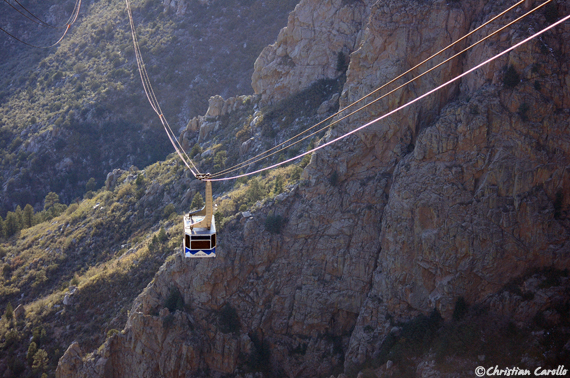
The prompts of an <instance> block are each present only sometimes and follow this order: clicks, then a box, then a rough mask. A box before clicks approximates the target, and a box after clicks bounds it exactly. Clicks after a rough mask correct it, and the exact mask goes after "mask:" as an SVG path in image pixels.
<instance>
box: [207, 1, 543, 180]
mask: <svg viewBox="0 0 570 378" xmlns="http://www.w3.org/2000/svg"><path fill="white" fill-rule="evenodd" d="M551 1H552V0H547V1H546V2H544V3H542V4H541V5H539V6H538V7H536V8H534V9H532V10H530V11H529V12H527V13H525V14H524V15H522V16H520V17H518V18H517V19H515V20H513V21H511V22H509V23H508V24H507V25H505V26H503V27H501V28H499V29H497V30H496V31H494V32H493V33H491V34H489V35H487V36H485V37H484V38H482V39H480V40H479V41H477V42H475V43H474V44H473V45H471V46H469V47H467V48H465V49H463V50H461V51H460V52H458V53H456V54H455V55H453V56H451V57H449V58H447V59H446V60H444V61H442V62H440V63H438V64H437V65H435V66H434V67H432V68H430V69H429V70H427V71H425V72H423V73H421V74H420V75H418V76H416V77H415V78H413V79H411V80H408V81H407V82H405V83H404V84H402V85H400V86H398V87H396V88H394V89H392V90H391V91H389V92H387V93H385V94H384V95H382V96H380V97H379V98H377V99H375V100H373V101H372V102H370V103H368V104H366V105H364V106H362V107H360V108H358V109H356V110H354V111H352V112H351V113H349V114H347V115H344V116H343V117H341V118H339V119H336V120H334V121H333V122H331V123H330V124H328V125H326V126H324V127H322V128H320V129H319V130H317V131H315V132H313V133H311V134H309V135H306V136H305V137H303V138H302V139H299V140H297V141H295V142H293V143H291V144H289V145H287V146H285V147H282V148H280V149H279V150H277V151H274V152H272V153H271V154H269V155H266V156H262V155H263V154H266V153H268V152H270V151H272V150H274V149H275V148H278V147H280V146H282V145H283V144H285V143H287V142H289V141H291V140H293V139H295V138H298V137H300V136H301V135H303V134H304V133H306V132H308V131H310V130H312V129H314V128H315V127H316V126H319V125H322V124H323V123H324V122H325V121H327V120H328V119H330V118H331V117H334V116H335V115H338V114H339V113H340V112H342V111H344V110H346V109H348V108H350V107H352V106H353V105H354V104H356V103H358V102H360V101H362V100H363V99H365V98H366V97H369V96H370V94H369V95H367V96H365V97H362V98H361V99H359V100H356V101H355V102H353V103H352V104H350V105H348V106H347V107H345V108H344V109H343V110H342V111H340V112H337V113H335V114H333V115H331V116H330V117H328V118H327V119H325V120H323V121H321V122H319V123H317V124H316V125H314V126H312V127H310V128H308V129H307V130H304V131H303V132H301V133H299V134H297V135H296V136H294V137H292V138H290V139H288V140H287V141H285V142H282V143H281V144H279V145H277V146H275V147H273V148H271V149H269V150H267V151H265V152H262V153H261V154H258V155H257V156H255V157H253V158H250V159H248V160H246V161H244V162H242V163H239V164H236V165H235V166H233V167H230V168H227V169H224V170H223V171H220V172H216V173H214V174H212V177H220V176H222V175H224V174H227V173H230V172H235V171H237V170H239V169H242V168H243V167H246V166H249V165H252V164H255V163H257V162H259V161H261V160H265V159H267V158H269V157H271V156H273V155H276V154H278V153H279V152H281V151H284V150H286V149H288V148H290V147H292V146H294V145H296V144H298V143H301V142H303V141H304V140H306V139H308V138H310V137H312V136H314V135H316V134H319V133H320V132H322V131H324V130H326V129H327V128H330V127H331V126H333V125H335V124H337V123H339V122H341V121H343V120H345V119H347V118H349V117H351V116H353V115H355V114H356V113H358V112H360V111H361V110H363V109H365V108H367V107H369V106H371V105H373V104H375V103H377V102H378V101H380V100H382V99H384V98H385V97H387V96H389V95H391V94H392V93H394V92H396V91H397V90H400V89H402V88H404V87H405V86H407V85H408V84H410V83H412V82H414V81H416V80H417V79H419V78H421V77H423V76H424V75H426V74H428V73H430V72H431V71H433V70H435V69H436V68H438V67H440V66H442V65H443V64H445V63H447V62H449V61H451V60H453V59H455V58H456V57H458V56H459V55H461V54H463V53H465V52H466V51H468V50H470V49H472V48H473V47H475V46H477V45H479V44H480V43H482V42H484V41H485V40H487V39H489V38H491V37H492V36H494V35H496V34H498V33H500V32H501V31H503V30H505V29H506V28H508V27H510V26H512V25H514V24H515V23H517V22H519V21H521V20H522V19H523V18H525V17H527V16H529V15H530V14H532V13H533V12H535V11H537V10H538V9H540V8H542V7H544V6H545V5H546V4H548V3H549V2H551ZM464 38H465V37H462V39H464ZM460 40H461V39H460ZM458 41H459V40H458ZM456 43H457V41H456V42H454V43H453V44H456ZM453 44H451V45H449V46H448V47H446V48H445V49H443V50H440V52H441V51H444V50H446V49H448V48H449V47H451V46H452V45H453ZM438 54H439V53H438ZM438 54H434V55H432V57H435V56H436V55H438ZM429 59H430V58H428V59H426V60H424V61H423V62H422V63H420V64H418V65H416V66H414V67H413V68H411V69H410V70H408V71H407V72H406V73H408V72H410V71H411V70H413V69H414V68H417V67H419V66H420V65H422V64H424V63H425V62H427V61H428V60H429ZM406 73H404V74H402V75H399V76H398V77H397V78H396V79H393V80H391V81H390V82H388V83H386V84H384V85H383V86H382V87H380V88H379V89H377V90H375V91H374V92H371V94H373V93H375V92H377V91H378V90H380V89H382V88H384V87H386V86H387V85H388V84H390V83H392V82H394V81H395V80H397V79H398V78H400V77H402V76H403V75H405V74H406Z"/></svg>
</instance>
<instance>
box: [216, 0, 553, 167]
mask: <svg viewBox="0 0 570 378" xmlns="http://www.w3.org/2000/svg"><path fill="white" fill-rule="evenodd" d="M524 1H525V0H521V1H519V2H517V3H515V4H514V5H512V6H510V7H509V8H507V9H505V10H504V11H502V12H501V13H499V14H498V15H496V16H495V17H493V18H491V19H490V20H488V21H486V22H485V23H483V24H482V25H480V26H478V27H477V28H475V29H473V30H472V31H471V32H469V33H467V34H465V35H464V36H463V37H461V38H460V39H458V40H457V41H455V42H452V43H451V44H449V45H448V46H447V47H444V48H443V49H441V50H439V51H438V52H436V53H434V54H433V55H431V56H430V57H428V58H426V59H424V60H423V61H422V62H420V63H418V64H416V65H415V66H413V67H412V68H410V69H408V70H407V71H405V72H404V73H402V74H400V75H398V76H397V77H395V78H393V79H392V80H390V81H388V82H387V83H385V84H383V85H382V86H381V87H379V88H377V89H375V90H374V91H372V92H370V93H368V94H367V95H366V96H364V97H361V98H360V99H358V100H356V101H354V102H353V103H351V104H349V105H347V106H346V107H344V108H343V109H341V110H339V111H337V112H336V113H334V114H332V115H330V116H328V117H327V118H325V119H323V120H322V121H320V122H318V123H317V124H315V125H313V126H311V127H309V128H308V129H306V130H304V131H302V132H300V133H298V134H297V135H295V136H293V137H291V138H289V139H287V140H286V141H284V142H281V143H280V144H278V145H276V146H274V147H272V148H270V149H268V150H266V151H263V152H261V153H259V154H258V155H256V156H253V157H251V158H249V159H247V160H245V161H243V162H241V163H238V164H236V165H233V166H231V167H228V168H226V169H224V170H222V171H219V172H216V173H214V174H212V177H219V176H222V175H224V174H227V173H230V172H234V171H236V170H238V169H241V168H243V167H245V166H249V165H251V164H253V163H256V162H258V161H260V160H263V159H265V158H268V157H270V156H272V155H275V154H276V153H279V152H281V151H283V150H284V149H287V148H289V147H292V146H293V145H295V144H297V143H300V142H302V141H303V140H305V139H307V138H303V139H301V140H299V141H297V142H295V143H292V144H290V145H288V146H287V147H285V148H282V149H280V150H278V151H275V152H274V153H271V154H270V155H267V156H263V155H265V154H268V153H270V152H271V151H274V150H276V149H277V148H279V147H281V146H283V145H284V144H286V143H289V142H291V141H292V140H294V139H296V138H298V137H300V136H301V135H303V134H305V133H307V132H309V131H311V130H313V129H314V128H316V127H318V126H320V125H322V124H324V123H325V122H327V121H330V120H331V119H333V118H334V117H336V116H338V115H340V114H341V113H343V112H345V111H347V110H348V109H350V108H351V107H353V106H355V105H356V104H357V103H359V102H361V101H363V100H365V99H367V98H369V97H371V96H373V95H374V94H376V93H378V92H379V91H380V90H382V89H384V88H385V87H386V86H388V85H390V84H392V83H394V82H395V81H396V80H398V79H400V78H402V77H403V76H405V75H407V74H408V73H410V72H412V71H413V70H415V69H416V68H418V67H420V66H422V65H424V64H425V63H427V62H428V61H430V60H431V59H433V58H435V57H436V56H438V55H441V54H442V53H443V52H445V51H446V50H448V49H449V48H451V47H453V46H455V45H456V44H458V43H459V42H461V41H463V40H465V39H466V38H468V37H469V36H471V35H472V34H474V33H476V32H477V31H479V30H481V29H482V28H483V27H485V26H487V25H488V24H490V23H491V22H493V21H495V20H496V19H498V18H500V17H501V16H503V15H505V14H506V13H508V12H509V11H511V10H513V9H514V8H516V7H517V6H519V5H521V4H522V3H524ZM551 1H552V0H547V1H546V2H545V3H543V4H541V5H540V6H539V7H537V8H534V9H533V10H531V11H530V12H529V13H527V14H526V15H529V14H530V13H532V12H534V11H536V10H537V9H539V8H541V7H542V6H544V5H546V4H547V3H549V2H551ZM526 15H525V16H526ZM525 16H523V17H525ZM521 18H522V17H519V19H518V20H520V19H521ZM518 20H515V21H514V22H518ZM514 22H511V23H510V24H509V25H511V24H513V23H514ZM502 29H504V28H502ZM502 29H499V30H498V31H496V32H495V33H494V34H496V33H498V32H499V31H500V30H502ZM475 45H476V44H475ZM475 45H473V46H471V47H474V46H475ZM467 50H468V49H466V50H463V51H462V52H461V53H463V52H465V51H467ZM461 53H459V54H461ZM459 54H456V55H455V56H457V55H459ZM455 56H454V57H455ZM454 57H452V58H450V59H453V58H454ZM450 59H448V60H446V61H445V62H447V61H449V60H450ZM445 62H443V63H445ZM443 63H441V64H443ZM441 64H440V65H441ZM435 68H437V67H433V68H432V69H431V70H433V69H435ZM431 70H429V71H427V72H430V71H431ZM427 72H425V73H424V74H426V73H427ZM419 77H421V76H418V77H416V78H415V79H413V80H410V81H408V82H407V83H406V84H404V85H407V84H409V83H411V82H413V81H414V80H417V79H418V78H419ZM399 88H401V87H398V88H396V89H395V90H397V89H399ZM395 90H393V91H391V92H389V93H387V94H386V95H384V96H382V97H381V98H383V97H386V96H387V95H389V94H391V93H393V92H394V91H395ZM381 98H379V99H377V100H380V99H381ZM373 103H374V102H372V103H369V104H367V105H365V106H363V107H361V108H359V109H357V110H356V111H355V112H358V111H360V110H363V109H365V108H366V107H368V106H370V105H372V104H373ZM355 112H352V113H350V114H348V115H346V116H344V117H343V118H341V119H337V120H335V121H333V122H332V123H330V124H328V125H327V126H325V127H324V128H322V129H320V130H319V131H318V132H316V133H319V132H320V131H322V130H323V129H326V128H328V127H331V126H333V125H334V124H336V123H338V122H341V121H342V120H344V119H346V118H347V117H350V116H351V115H353V114H354V113H355ZM316 133H313V134H311V136H313V135H315V134H316ZM253 160H255V161H253Z"/></svg>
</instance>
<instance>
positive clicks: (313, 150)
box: [207, 15, 570, 181]
mask: <svg viewBox="0 0 570 378" xmlns="http://www.w3.org/2000/svg"><path fill="white" fill-rule="evenodd" d="M568 19H570V15H567V16H565V17H564V18H562V19H560V20H559V21H557V22H555V23H553V24H552V25H550V26H548V27H546V28H544V29H542V30H541V31H539V32H537V33H535V34H533V35H531V36H530V37H528V38H526V39H524V40H522V41H521V42H519V43H517V44H515V45H514V46H511V47H509V48H508V49H506V50H504V51H502V52H500V53H498V54H496V55H494V56H492V57H491V58H489V59H487V60H485V61H484V62H482V63H479V64H478V65H476V66H475V67H473V68H470V69H469V70H467V71H465V72H463V73H462V74H460V75H458V76H456V77H454V78H452V79H450V80H448V81H446V82H445V83H443V84H441V85H440V86H438V87H436V88H434V89H432V90H430V91H429V92H426V93H424V94H423V95H421V96H419V97H416V98H415V99H413V100H411V101H410V102H407V103H406V104H404V105H402V106H400V107H398V108H396V109H394V110H392V111H390V112H388V113H386V114H383V115H382V116H380V117H378V118H375V119H373V120H372V121H370V122H368V123H366V124H364V125H362V126H359V127H358V128H356V129H354V130H352V131H349V132H347V133H346V134H343V135H341V136H339V137H337V138H335V139H332V140H330V141H328V142H326V143H323V144H321V145H320V146H318V147H315V148H313V149H311V150H309V151H307V152H304V153H302V154H299V155H297V156H295V157H293V158H290V159H287V160H284V161H282V162H280V163H276V164H273V165H271V166H269V167H265V168H261V169H258V170H256V171H253V172H249V173H244V174H241V175H236V176H232V177H224V178H213V179H208V180H207V181H227V180H233V179H237V178H240V177H245V176H250V175H254V174H257V173H260V172H263V171H267V170H269V169H273V168H277V167H279V166H281V165H283V164H287V163H290V162H292V161H294V160H296V159H299V158H301V157H303V156H305V155H308V154H311V153H313V152H315V151H318V150H320V149H321V148H325V147H327V146H329V145H331V144H333V143H336V142H338V141H339V140H341V139H344V138H346V137H348V136H350V135H352V134H354V133H357V132H359V131H360V130H362V129H365V128H367V127H369V126H371V125H373V124H374V123H376V122H378V121H381V120H383V119H384V118H386V117H389V116H391V115H392V114H394V113H397V112H399V111H400V110H402V109H404V108H406V107H408V106H410V105H412V104H414V103H416V102H418V101H420V100H422V99H423V98H425V97H427V96H429V95H431V94H433V93H435V92H437V91H439V90H440V89H442V88H445V87H446V86H448V85H449V84H452V83H454V82H456V81H457V80H459V79H461V78H463V77H465V76H467V75H468V74H470V73H471V72H473V71H475V70H478V69H479V68H481V67H483V66H484V65H486V64H489V63H490V62H492V61H494V60H496V59H497V58H499V57H501V56H503V55H505V54H507V53H509V52H511V51H513V50H514V49H516V48H518V47H520V46H522V45H524V44H525V43H527V42H529V41H531V40H533V39H534V38H536V37H538V36H540V35H542V34H544V33H546V32H547V31H549V30H550V29H553V28H555V27H556V26H558V25H560V24H561V23H563V22H565V21H567V20H568Z"/></svg>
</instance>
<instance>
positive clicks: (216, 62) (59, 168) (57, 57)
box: [0, 0, 296, 218]
mask: <svg viewBox="0 0 570 378" xmlns="http://www.w3.org/2000/svg"><path fill="white" fill-rule="evenodd" d="M74 3H75V1H73V0H66V1H65V2H60V4H55V2H41V3H39V4H27V5H26V4H24V5H25V6H27V7H28V8H29V9H30V10H31V11H32V12H35V14H37V15H38V16H39V17H40V18H41V19H45V20H47V21H48V22H51V23H52V24H56V25H61V24H63V23H64V22H65V20H66V19H67V18H68V17H69V14H70V13H71V10H72V9H73V5H74ZM82 4H83V5H82V8H81V11H80V13H79V18H78V20H77V22H76V23H75V24H74V25H73V26H72V28H71V29H70V31H69V32H68V34H67V35H66V37H65V39H63V41H62V42H61V44H60V45H58V46H57V47H53V48H50V49H34V48H31V47H29V46H26V45H23V44H21V43H19V42H17V41H15V40H14V39H12V38H10V37H8V36H7V35H5V34H4V33H2V35H1V37H0V46H1V48H0V181H1V182H2V188H1V191H0V215H1V216H2V217H4V218H5V217H6V213H7V212H8V211H14V209H15V208H16V206H18V205H20V206H21V207H22V208H23V207H24V206H25V205H26V204H30V205H32V206H33V207H34V208H35V210H36V211H38V210H40V209H41V206H42V204H41V202H42V200H43V198H44V197H45V196H46V195H47V194H48V193H49V192H55V193H57V194H58V195H59V196H60V197H61V199H62V202H64V203H66V204H69V203H71V202H72V201H74V200H75V199H76V198H81V197H82V196H83V194H84V193H85V192H87V191H88V190H89V189H86V183H87V182H88V181H89V180H90V178H93V179H94V180H95V182H96V187H97V188H100V187H101V186H103V184H104V181H105V177H106V175H107V173H108V172H110V171H112V170H113V169H116V168H121V169H125V170H126V169H129V168H130V167H131V166H133V165H134V166H137V167H141V168H144V167H146V166H148V165H150V164H152V163H155V162H157V161H160V160H164V159H165V158H166V155H168V154H169V153H170V152H171V148H172V146H171V145H170V142H169V141H168V138H167V137H166V135H165V133H164V130H163V129H162V127H160V123H159V122H158V120H157V119H156V116H155V114H154V113H153V112H152V109H151V108H150V107H149V106H148V103H147V102H146V99H145V96H144V93H143V90H142V86H141V83H140V77H139V75H138V72H137V68H136V67H137V66H136V60H135V54H134V50H133V47H132V41H131V35H130V28H129V24H128V18H127V15H126V11H125V3H124V1H111V2H107V1H100V0H96V1H89V2H85V1H84V2H83V3H82ZM13 5H15V6H16V7H17V4H16V3H14V2H13ZM295 5H296V1H295V0H285V1H284V0H280V1H277V0H273V1H267V0H264V1H261V0H259V1H251V2H248V3H247V4H244V3H242V2H239V1H235V0H228V1H198V0H187V1H161V0H140V1H139V0H135V1H132V7H133V14H134V18H135V23H136V26H137V32H138V33H139V40H140V44H141V49H142V51H143V54H144V56H145V62H146V67H147V70H148V72H149V75H150V78H151V80H152V82H153V85H154V88H155V90H156V93H157V96H158V97H159V98H160V102H161V104H162V107H163V109H164V114H165V116H166V117H167V119H168V120H169V122H170V123H171V124H172V126H173V127H174V128H175V129H176V131H177V132H178V129H181V128H184V127H185V126H186V125H187V123H188V121H189V120H190V119H191V118H193V117H196V116H197V115H200V114H203V113H204V112H205V111H206V109H207V108H208V98H209V97H210V96H213V95H216V94H220V95H223V96H225V97H229V96H235V95H247V94H251V93H252V88H251V85H250V82H251V80H250V77H251V74H252V72H253V63H254V61H255V59H256V58H257V56H258V55H259V53H260V51H261V50H262V49H263V48H264V47H265V46H266V45H267V44H268V43H270V42H271V41H272V40H273V39H274V35H275V34H277V33H278V31H279V29H281V28H282V27H284V26H285V25H286V18H287V14H288V13H289V12H290V11H291V10H292V9H293V8H294V6H295ZM268 8H271V12H268V11H267V9H268ZM1 12H2V27H3V28H4V29H6V30H8V31H9V32H10V33H12V34H14V35H16V36H18V37H19V38H21V39H23V40H24V41H26V42H28V43H32V44H36V45H39V46H48V45H50V44H52V43H54V42H55V41H56V40H57V39H58V38H59V36H60V35H61V32H60V30H52V29H48V28H46V27H43V28H42V27H40V26H38V25H37V24H35V23H32V22H31V21H29V20H27V19H26V18H24V17H23V16H22V15H21V14H19V13H17V12H16V11H15V10H13V9H12V8H10V7H9V6H8V5H7V4H6V3H3V4H2V10H1Z"/></svg>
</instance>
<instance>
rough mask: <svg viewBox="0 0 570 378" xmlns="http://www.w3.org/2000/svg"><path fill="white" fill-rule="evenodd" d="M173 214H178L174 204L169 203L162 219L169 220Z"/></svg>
mask: <svg viewBox="0 0 570 378" xmlns="http://www.w3.org/2000/svg"><path fill="white" fill-rule="evenodd" d="M173 213H176V209H175V208H174V205H173V204H171V203H169V204H168V205H166V206H164V210H162V217H163V218H164V219H168V218H170V216H171V215H172V214H173Z"/></svg>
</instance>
